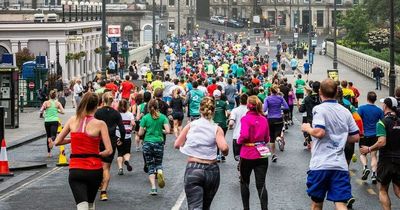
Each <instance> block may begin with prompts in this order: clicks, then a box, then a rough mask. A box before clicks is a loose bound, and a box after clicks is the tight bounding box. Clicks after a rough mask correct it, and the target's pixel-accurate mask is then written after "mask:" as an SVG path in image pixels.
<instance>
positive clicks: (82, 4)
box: [79, 1, 85, 21]
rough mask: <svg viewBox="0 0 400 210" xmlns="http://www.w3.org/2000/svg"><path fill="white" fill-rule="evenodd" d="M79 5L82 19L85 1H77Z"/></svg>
mask: <svg viewBox="0 0 400 210" xmlns="http://www.w3.org/2000/svg"><path fill="white" fill-rule="evenodd" d="M79 5H80V6H81V21H83V7H84V6H85V2H84V1H81V2H79Z"/></svg>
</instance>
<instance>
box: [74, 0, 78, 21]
mask: <svg viewBox="0 0 400 210" xmlns="http://www.w3.org/2000/svg"><path fill="white" fill-rule="evenodd" d="M74 5H75V22H78V5H79V2H78V1H74Z"/></svg>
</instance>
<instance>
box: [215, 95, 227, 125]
mask: <svg viewBox="0 0 400 210" xmlns="http://www.w3.org/2000/svg"><path fill="white" fill-rule="evenodd" d="M227 110H229V106H228V103H226V101H222V100H217V101H216V102H215V113H214V119H213V120H214V122H215V123H217V124H218V126H219V127H221V128H226V127H227V124H226V120H227V118H226V111H227Z"/></svg>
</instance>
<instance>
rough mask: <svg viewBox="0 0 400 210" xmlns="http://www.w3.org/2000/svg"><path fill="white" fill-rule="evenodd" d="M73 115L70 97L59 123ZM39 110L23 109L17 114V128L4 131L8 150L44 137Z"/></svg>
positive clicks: (73, 110) (42, 120) (42, 122)
mask: <svg viewBox="0 0 400 210" xmlns="http://www.w3.org/2000/svg"><path fill="white" fill-rule="evenodd" d="M74 113H75V109H73V108H72V101H71V96H70V97H68V98H67V104H66V107H65V114H63V115H62V114H60V118H61V122H62V123H65V122H66V121H67V120H68V118H69V117H71V116H72V115H73V114H74ZM39 114H40V111H39V108H30V107H26V108H24V112H22V113H20V114H19V128H16V129H7V128H6V129H5V140H6V143H7V148H8V149H13V148H16V147H18V146H21V145H23V144H24V143H27V142H31V141H34V140H37V139H39V138H42V137H45V136H46V131H45V129H44V119H43V118H39Z"/></svg>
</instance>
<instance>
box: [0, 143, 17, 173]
mask: <svg viewBox="0 0 400 210" xmlns="http://www.w3.org/2000/svg"><path fill="white" fill-rule="evenodd" d="M0 176H14V174H13V173H11V172H10V168H9V167H8V159H7V148H6V140H5V139H3V140H2V141H1V150H0Z"/></svg>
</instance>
